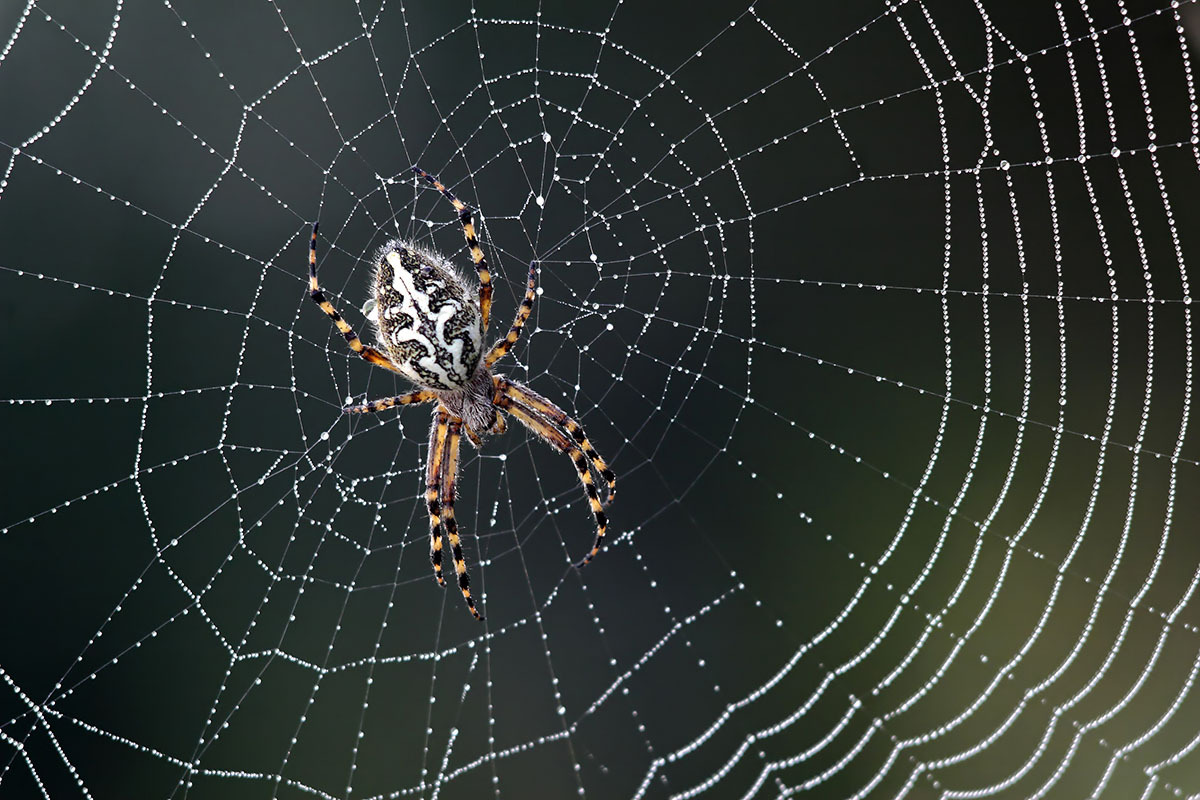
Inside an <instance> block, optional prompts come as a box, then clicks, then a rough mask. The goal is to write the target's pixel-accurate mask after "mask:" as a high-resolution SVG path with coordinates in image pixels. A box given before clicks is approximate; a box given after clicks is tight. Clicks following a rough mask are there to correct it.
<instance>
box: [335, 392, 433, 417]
mask: <svg viewBox="0 0 1200 800" xmlns="http://www.w3.org/2000/svg"><path fill="white" fill-rule="evenodd" d="M436 398H437V395H435V394H434V393H433V392H431V391H429V390H428V389H422V390H420V391H419V392H409V393H408V394H400V395H396V396H395V397H385V398H383V399H381V400H368V401H366V402H365V403H357V404H355V405H352V406H342V411H343V412H345V413H347V414H373V413H375V412H376V411H386V410H388V409H389V408H395V407H396V406H407V405H411V404H413V403H428V402H429V401H430V400H434V399H436Z"/></svg>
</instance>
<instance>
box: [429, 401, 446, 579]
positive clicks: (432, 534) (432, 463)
mask: <svg viewBox="0 0 1200 800" xmlns="http://www.w3.org/2000/svg"><path fill="white" fill-rule="evenodd" d="M449 421H450V414H449V413H447V411H446V409H444V408H442V407H440V406H439V407H438V410H437V412H436V413H435V414H434V415H433V426H432V427H431V428H430V429H429V456H428V459H427V460H426V462H425V463H426V472H425V503H426V505H427V507H428V509H429V560H430V561H431V562H432V563H433V577H434V578H436V579H437V582H438V585H439V586H445V585H446V579H445V578H443V577H442V537H441V535H440V533H439V530H440V528H441V526H442V519H441V514H442V506H441V503H440V502H439V501H438V494H439V492H440V491H441V488H442V464H443V456H444V455H445V453H446V441H447V436H446V432H447V429H448V425H447V423H448V422H449Z"/></svg>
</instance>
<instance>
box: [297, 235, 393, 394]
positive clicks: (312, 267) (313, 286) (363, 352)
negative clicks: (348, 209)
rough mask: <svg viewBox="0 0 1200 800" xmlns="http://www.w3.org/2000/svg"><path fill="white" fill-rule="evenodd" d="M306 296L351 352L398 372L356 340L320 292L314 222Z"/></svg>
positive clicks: (386, 359)
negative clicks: (330, 321)
mask: <svg viewBox="0 0 1200 800" xmlns="http://www.w3.org/2000/svg"><path fill="white" fill-rule="evenodd" d="M308 296H309V297H311V298H312V300H313V302H314V303H316V304H317V305H318V306H319V307H320V308H321V310H322V311H324V312H325V316H327V317H329V318H330V319H331V320H333V324H334V325H336V326H337V329H338V330H339V331H340V332H341V334H342V336H343V337H345V339H346V344H348V345H350V349H351V350H353V351H354V352H356V353H358V354H359V355H360V356H361V357H362V358H363V359H365V360H367V361H369V362H371V363H372V364H374V365H375V366H377V367H383V368H384V369H390V370H391V371H392V372H399V371H400V370H399V369H397V368H396V365H395V364H393V363H392V362H391V361H389V360H388V358H387V356H385V355H384V354H383V353H381V352H379V351H378V350H376V349H375V348H374V347H371V346H370V345H365V344H363V343H362V339H359V338H358V334H357V333H355V332H354V328H351V327H350V324H349V323H348V322H346V320H344V319H342V315H341V314H339V313H338V312H337V309H336V308H334V307H333V303H330V302H329V300H327V299H326V298H325V293H324V292H323V291H321V284H320V283H318V282H317V223H315V222H314V223H313V227H312V238H311V239H310V240H309V243H308Z"/></svg>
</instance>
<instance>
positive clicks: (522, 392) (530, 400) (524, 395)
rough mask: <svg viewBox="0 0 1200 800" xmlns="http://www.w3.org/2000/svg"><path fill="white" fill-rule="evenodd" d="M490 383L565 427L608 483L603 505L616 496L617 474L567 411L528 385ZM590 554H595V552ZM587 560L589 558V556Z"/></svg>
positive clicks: (495, 380) (498, 380)
mask: <svg viewBox="0 0 1200 800" xmlns="http://www.w3.org/2000/svg"><path fill="white" fill-rule="evenodd" d="M492 383H493V384H494V385H495V386H496V389H497V390H499V391H500V392H503V393H504V394H506V395H508V396H509V397H511V398H513V399H514V400H516V401H517V402H518V403H520V404H521V405H523V406H525V407H526V408H531V409H533V410H534V411H536V412H538V413H539V414H541V415H542V416H544V417H546V418H548V419H550V420H551V421H553V422H554V423H556V424H557V425H559V426H561V427H563V428H565V429H566V431H567V433H569V434H571V438H572V439H574V440H575V442H576V443H577V444H578V445H579V447H580V449H582V450H583V452H584V454H585V455H587V457H588V459H589V460H590V461H591V462H592V464H593V465H594V466H595V467H596V471H597V472H599V473H600V477H602V478H604V481H605V483H607V484H608V499H607V501H606V502H605V505H608V503H611V502H612V501H613V498H615V497H616V496H617V476H616V474H615V473H614V472H613V471H612V470H611V469H609V468H608V464H606V463H605V462H604V459H603V458H601V457H600V454H599V453H597V452H596V448H594V447H592V443H591V441H589V440H588V437H587V434H586V433H584V430H583V426H582V425H580V424H579V423H578V422H576V421H575V420H574V419H572V418H571V417H569V416H567V412H565V411H563V410H562V409H561V408H559V407H558V406H556V405H555V404H554V403H551V402H550V401H549V400H547V399H546V398H544V397H542V396H541V395H540V394H538V393H537V392H535V391H533V390H532V389H530V388H529V387H528V386H523V385H521V384H519V383H514V382H512V381H509V380H505V379H504V378H499V377H495V378H492ZM592 555H595V553H593V554H592ZM588 560H590V557H589V559H588Z"/></svg>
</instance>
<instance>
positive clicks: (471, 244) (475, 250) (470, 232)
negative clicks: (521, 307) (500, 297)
mask: <svg viewBox="0 0 1200 800" xmlns="http://www.w3.org/2000/svg"><path fill="white" fill-rule="evenodd" d="M412 171H413V172H415V173H417V174H418V175H420V176H421V177H422V178H424V179H425V180H427V181H428V182H429V183H430V185H431V186H433V188H435V189H437V190H438V191H439V192H441V193H442V197H445V198H446V199H447V200H449V201H450V204H451V205H452V206H454V210H455V211H457V212H458V221H459V222H461V223H462V228H463V234H464V235H465V236H466V237H467V248H468V249H469V250H470V251H471V260H472V261H474V262H475V271H476V272H478V273H479V314H480V316H482V317H483V329H484V330H485V331H486V330H487V326H488V316H489V315H490V314H491V311H492V273H491V272H489V271H488V263H487V259H486V258H484V256H483V250H481V249H480V248H479V240H478V239H476V238H475V224H474V223H473V222H472V221H471V208H470V207H469V206H468V205H467V204H466V203H464V202H463V201H462V200H459V199H458V198H457V197H455V196H454V192H452V191H450V190H449V189H447V188H446V187H445V186H443V185H442V183H441V181H439V180H438V179H437V178H435V177H433V176H432V175H430V174H429V173H428V172H426V171H425V170H423V169H421V168H420V167H416V166H414V167H413V168H412Z"/></svg>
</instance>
